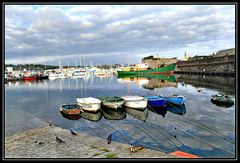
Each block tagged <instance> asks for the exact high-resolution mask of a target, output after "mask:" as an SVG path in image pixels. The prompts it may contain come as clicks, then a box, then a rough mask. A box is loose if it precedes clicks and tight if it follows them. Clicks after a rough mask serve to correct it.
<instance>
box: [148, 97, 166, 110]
mask: <svg viewBox="0 0 240 163" xmlns="http://www.w3.org/2000/svg"><path fill="white" fill-rule="evenodd" d="M145 98H146V99H147V100H148V106H149V107H152V108H156V107H161V108H164V107H166V106H167V101H166V100H165V99H164V98H162V97H159V96H145Z"/></svg>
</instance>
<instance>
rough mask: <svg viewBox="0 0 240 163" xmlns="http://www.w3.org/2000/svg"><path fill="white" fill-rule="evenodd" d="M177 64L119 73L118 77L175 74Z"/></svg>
mask: <svg viewBox="0 0 240 163" xmlns="http://www.w3.org/2000/svg"><path fill="white" fill-rule="evenodd" d="M175 68H176V64H175V63H174V64H171V65H167V66H164V67H160V68H155V69H148V70H139V71H117V72H118V75H139V74H167V75H169V74H173V73H174V70H175Z"/></svg>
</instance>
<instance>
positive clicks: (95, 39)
mask: <svg viewBox="0 0 240 163" xmlns="http://www.w3.org/2000/svg"><path fill="white" fill-rule="evenodd" d="M234 47H235V6H234V5H5V63H6V64H29V63H32V64H51V65H84V64H85V65H102V64H135V63H140V62H141V60H142V58H143V57H147V56H150V55H153V56H159V57H164V58H172V57H177V59H179V60H181V59H183V56H184V53H185V52H186V53H187V54H188V55H189V56H190V57H191V56H195V55H209V54H212V53H216V52H217V51H219V50H223V49H228V48H234Z"/></svg>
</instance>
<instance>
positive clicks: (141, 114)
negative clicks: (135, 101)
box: [124, 107, 148, 122]
mask: <svg viewBox="0 0 240 163" xmlns="http://www.w3.org/2000/svg"><path fill="white" fill-rule="evenodd" d="M124 110H125V111H126V113H127V114H129V115H130V116H132V117H133V118H135V119H138V120H141V121H143V122H145V121H146V120H147V117H148V110H147V109H144V110H142V109H133V108H129V107H124Z"/></svg>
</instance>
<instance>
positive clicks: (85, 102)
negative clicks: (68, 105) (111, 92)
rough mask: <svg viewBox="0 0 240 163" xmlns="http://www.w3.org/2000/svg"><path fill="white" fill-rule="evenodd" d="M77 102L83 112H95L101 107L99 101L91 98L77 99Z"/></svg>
mask: <svg viewBox="0 0 240 163" xmlns="http://www.w3.org/2000/svg"><path fill="white" fill-rule="evenodd" d="M77 102H78V104H79V105H80V106H81V107H82V109H83V110H86V111H89V112H97V111H98V110H99V109H100V107H101V101H100V100H99V99H97V98H93V97H86V98H77Z"/></svg>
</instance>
